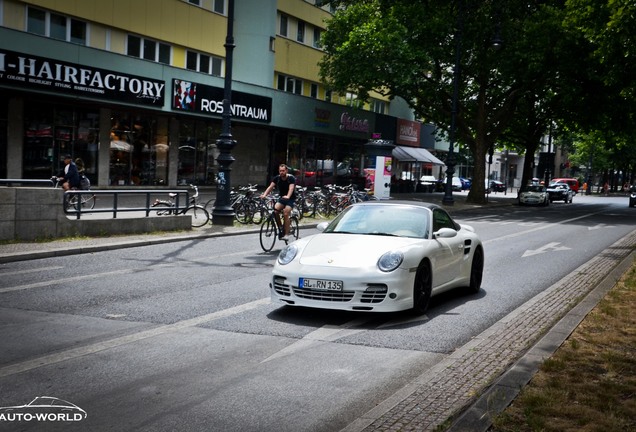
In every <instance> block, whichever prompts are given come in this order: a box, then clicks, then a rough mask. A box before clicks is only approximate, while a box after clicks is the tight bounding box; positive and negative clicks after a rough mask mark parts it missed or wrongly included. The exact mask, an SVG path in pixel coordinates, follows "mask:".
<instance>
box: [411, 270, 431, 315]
mask: <svg viewBox="0 0 636 432" xmlns="http://www.w3.org/2000/svg"><path fill="white" fill-rule="evenodd" d="M432 291H433V275H432V274H431V266H430V264H429V263H428V262H427V261H423V262H422V263H421V264H420V266H419V267H418V268H417V273H415V283H414V284H413V312H414V313H415V314H417V315H422V314H424V313H425V312H426V311H427V309H428V305H429V304H430V302H431V293H432Z"/></svg>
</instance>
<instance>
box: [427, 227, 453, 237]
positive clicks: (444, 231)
mask: <svg viewBox="0 0 636 432" xmlns="http://www.w3.org/2000/svg"><path fill="white" fill-rule="evenodd" d="M456 235H457V231H455V230H454V229H451V228H441V229H440V230H439V231H435V232H434V233H433V236H434V237H435V238H452V237H455V236H456Z"/></svg>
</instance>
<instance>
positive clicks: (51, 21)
mask: <svg viewBox="0 0 636 432" xmlns="http://www.w3.org/2000/svg"><path fill="white" fill-rule="evenodd" d="M315 3H316V2H315V1H305V0H237V1H236V2H235V10H234V43H235V49H234V51H233V53H234V56H233V64H232V71H233V73H232V78H233V82H232V136H233V139H234V140H236V141H237V145H236V146H235V147H234V149H233V150H232V155H233V156H234V158H235V161H234V162H233V164H232V165H231V169H232V181H233V184H235V185H237V184H247V183H251V184H254V183H256V184H264V183H266V182H267V181H268V180H269V178H270V177H271V175H272V174H274V173H275V172H276V167H277V166H278V164H279V163H287V164H288V165H289V166H290V167H292V169H293V170H294V172H295V173H296V174H297V175H298V176H299V178H300V179H301V181H302V182H303V183H305V184H308V185H311V184H325V183H331V182H342V183H349V182H351V181H353V182H360V181H361V178H362V177H363V176H364V168H366V167H367V166H369V164H373V162H372V161H370V160H369V158H367V155H366V151H365V145H366V144H367V143H368V142H369V140H370V139H372V138H374V137H376V138H377V137H381V138H383V139H386V140H393V141H395V142H396V144H397V145H404V146H411V147H424V146H428V147H429V148H431V146H434V141H432V139H433V138H432V137H433V136H434V134H433V132H432V130H431V127H430V125H422V124H421V123H419V122H415V121H414V118H413V115H412V112H411V110H410V109H409V107H408V106H407V104H406V103H405V102H404V101H401V100H399V99H395V100H392V101H390V102H389V101H388V99H386V98H381V97H377V98H373V97H372V98H371V102H370V103H368V104H366V105H364V106H361V105H360V104H358V103H356V100H355V99H356V98H355V95H334V94H331V93H330V92H329V91H328V90H327V89H325V88H324V86H322V84H321V83H320V81H319V80H318V61H319V59H320V58H321V56H322V51H321V50H320V44H319V40H320V34H321V32H323V31H324V26H325V20H326V19H328V18H329V16H330V14H331V11H330V10H329V8H328V7H321V6H317V5H316V4H315ZM227 24H228V0H103V1H99V2H92V1H90V2H88V1H86V2H78V1H75V0H57V1H55V2H53V1H50V0H48V1H47V0H25V1H22V0H0V178H49V177H50V176H52V175H55V174H57V173H59V172H60V171H61V169H62V166H63V163H62V161H61V157H62V156H63V155H64V154H67V153H70V154H71V155H72V156H73V157H74V158H81V159H82V161H83V162H84V165H85V169H86V173H87V175H88V176H89V179H90V180H91V183H92V184H93V185H96V186H98V187H117V186H124V187H131V186H142V187H149V186H177V185H184V184H188V183H195V184H199V185H213V184H214V183H215V180H216V174H217V172H218V164H217V161H216V158H217V157H218V149H217V146H216V140H217V139H218V138H219V136H220V134H221V115H222V110H223V109H222V100H223V87H224V74H225V69H226V66H227V65H226V59H225V54H226V52H225V46H224V44H225V41H226V34H227ZM372 96H373V95H372ZM409 163H410V164H411V165H408V167H414V166H416V167H417V168H418V170H420V171H421V170H422V169H424V170H426V169H429V168H432V167H431V166H429V165H430V164H429V165H427V161H426V160H424V159H422V160H415V161H410V162H409ZM405 167H406V165H405ZM405 169H411V168H405Z"/></svg>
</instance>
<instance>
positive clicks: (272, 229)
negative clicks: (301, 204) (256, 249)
mask: <svg viewBox="0 0 636 432" xmlns="http://www.w3.org/2000/svg"><path fill="white" fill-rule="evenodd" d="M282 232H283V227H282V225H281V222H280V220H279V219H278V218H277V217H276V212H275V211H274V210H272V211H270V212H269V213H268V214H267V217H266V218H265V220H264V221H263V223H262V224H261V232H260V241H261V248H263V250H264V251H265V252H269V251H271V250H272V249H273V248H274V244H275V243H276V239H278V238H279V237H280V236H281V234H282ZM289 237H290V238H293V239H294V240H298V238H299V237H300V232H299V229H298V210H297V209H296V208H294V209H292V213H291V215H290V216H289ZM283 241H284V242H285V244H288V243H289V240H283Z"/></svg>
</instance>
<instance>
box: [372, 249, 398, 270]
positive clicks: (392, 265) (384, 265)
mask: <svg viewBox="0 0 636 432" xmlns="http://www.w3.org/2000/svg"><path fill="white" fill-rule="evenodd" d="M403 259H404V254H402V252H398V251H390V252H387V253H385V254H384V255H382V256H381V257H380V259H379V260H378V268H379V269H380V270H382V271H383V272H390V271H393V270H395V269H396V268H398V267H399V266H400V264H402V260H403Z"/></svg>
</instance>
